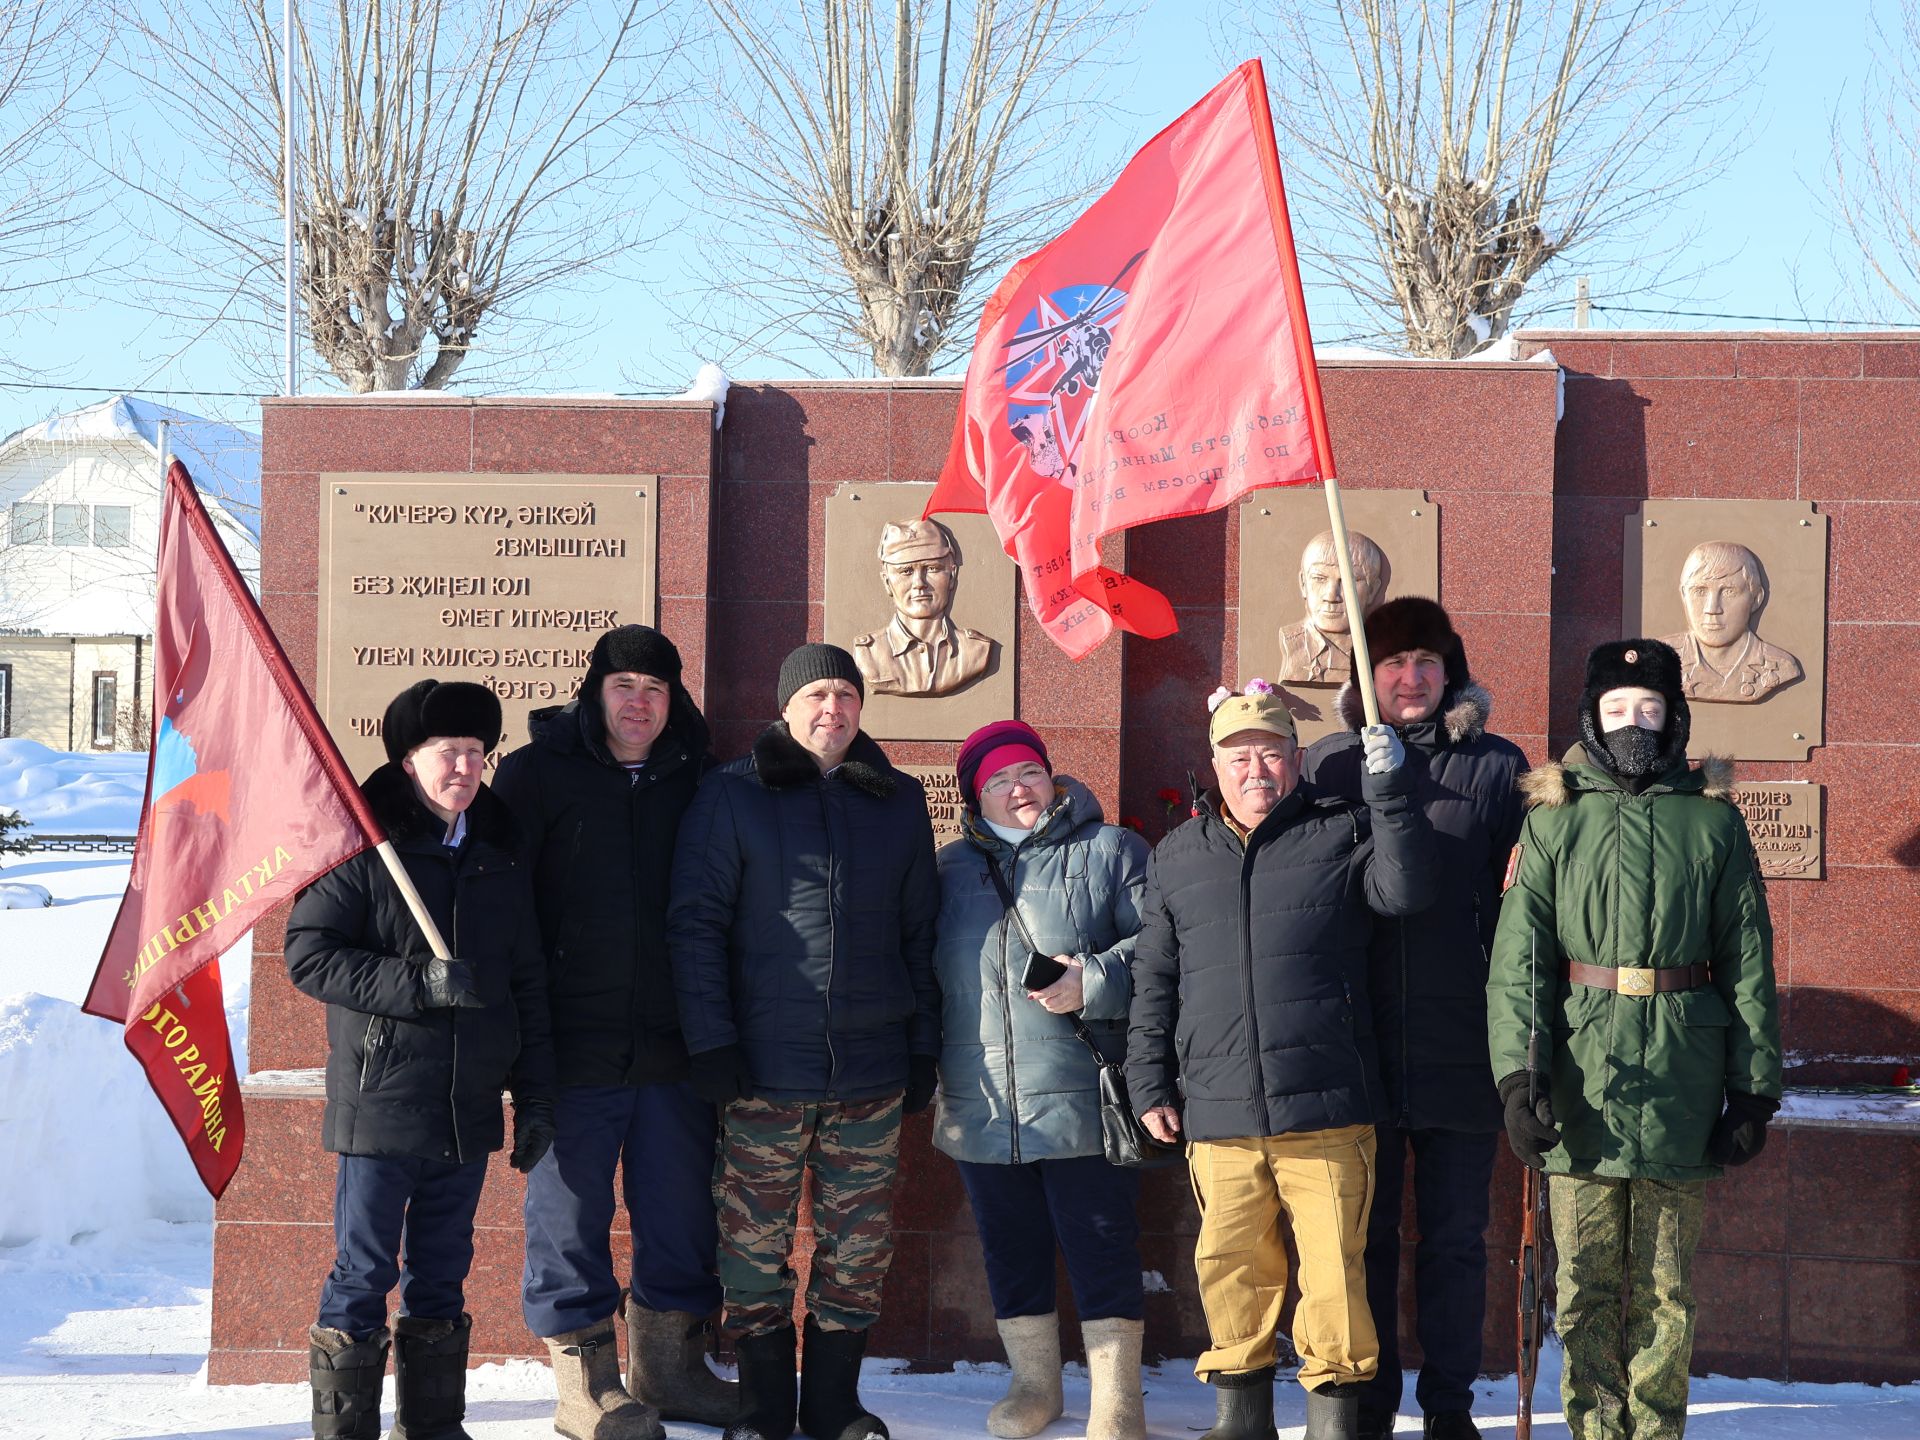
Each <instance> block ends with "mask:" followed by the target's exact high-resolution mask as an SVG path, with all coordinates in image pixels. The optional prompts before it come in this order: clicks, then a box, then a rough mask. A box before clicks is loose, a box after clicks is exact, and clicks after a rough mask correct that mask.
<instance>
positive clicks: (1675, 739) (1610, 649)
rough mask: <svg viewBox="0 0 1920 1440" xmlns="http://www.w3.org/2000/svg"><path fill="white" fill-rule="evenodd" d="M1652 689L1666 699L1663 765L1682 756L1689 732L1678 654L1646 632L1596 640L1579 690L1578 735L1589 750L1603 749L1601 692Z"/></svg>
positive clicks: (1689, 715)
mask: <svg viewBox="0 0 1920 1440" xmlns="http://www.w3.org/2000/svg"><path fill="white" fill-rule="evenodd" d="M1628 689H1632V690H1652V691H1654V692H1655V693H1657V694H1658V695H1660V696H1661V698H1663V699H1664V700H1665V701H1666V702H1667V723H1666V725H1665V726H1664V727H1662V729H1661V731H1660V733H1661V735H1662V736H1663V737H1664V742H1665V743H1664V744H1662V746H1661V757H1662V761H1663V763H1665V764H1668V765H1672V764H1676V763H1678V762H1679V761H1681V760H1684V759H1685V758H1686V754H1687V740H1688V738H1689V737H1690V736H1691V735H1692V733H1693V711H1692V710H1691V709H1689V708H1688V706H1687V692H1686V690H1685V688H1684V687H1683V686H1682V685H1681V682H1680V656H1679V655H1678V654H1677V653H1675V651H1674V649H1673V647H1672V646H1671V645H1668V644H1666V643H1665V642H1663V641H1660V640H1649V639H1647V638H1645V637H1644V636H1643V637H1641V638H1639V639H1634V640H1610V641H1608V642H1607V643H1606V644H1604V645H1596V646H1594V647H1593V650H1592V652H1591V653H1590V654H1588V656H1587V683H1586V686H1585V688H1584V689H1583V690H1582V691H1581V694H1580V738H1581V739H1582V740H1584V741H1585V742H1586V745H1587V750H1588V752H1589V753H1590V754H1593V755H1595V756H1598V755H1600V754H1602V753H1603V752H1604V750H1605V746H1604V745H1603V744H1602V742H1601V738H1600V736H1601V730H1600V697H1601V696H1602V695H1605V694H1606V693H1607V692H1608V691H1609V690H1628Z"/></svg>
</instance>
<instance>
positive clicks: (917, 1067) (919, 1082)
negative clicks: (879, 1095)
mask: <svg viewBox="0 0 1920 1440" xmlns="http://www.w3.org/2000/svg"><path fill="white" fill-rule="evenodd" d="M939 1083H940V1067H939V1065H938V1064H937V1063H936V1062H935V1061H934V1058H933V1057H932V1056H931V1055H915V1056H913V1057H911V1058H910V1059H909V1060H908V1061H907V1093H906V1098H905V1099H904V1100H903V1101H902V1102H901V1109H902V1110H904V1111H905V1112H906V1113H907V1114H909V1115H918V1114H919V1113H920V1112H921V1111H922V1110H924V1109H926V1108H927V1106H929V1105H931V1104H932V1103H933V1092H934V1087H936V1086H937V1085H938V1084H939Z"/></svg>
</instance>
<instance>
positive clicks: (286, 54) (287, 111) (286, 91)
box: [280, 0, 300, 395]
mask: <svg viewBox="0 0 1920 1440" xmlns="http://www.w3.org/2000/svg"><path fill="white" fill-rule="evenodd" d="M280 70H281V75H280V109H281V116H282V120H283V125H282V130H283V135H282V141H283V148H282V154H281V164H280V182H281V196H280V203H281V209H282V210H283V211H284V212H285V221H286V223H285V230H284V235H283V243H284V254H283V255H282V257H281V259H282V268H283V269H284V270H285V271H286V294H285V296H284V297H283V308H284V311H285V318H286V327H287V375H286V393H287V394H289V395H296V394H298V393H299V391H300V353H299V349H298V346H297V343H296V341H295V338H294V329H293V311H294V293H293V292H294V271H293V266H294V259H293V192H294V185H293V158H294V151H293V0H286V4H285V11H284V13H283V15H282V17H281V24H280Z"/></svg>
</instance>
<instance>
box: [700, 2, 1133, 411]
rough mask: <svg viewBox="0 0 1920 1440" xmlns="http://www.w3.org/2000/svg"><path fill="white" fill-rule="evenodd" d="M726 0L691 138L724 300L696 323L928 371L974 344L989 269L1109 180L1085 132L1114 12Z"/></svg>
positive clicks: (707, 293) (728, 337) (761, 342)
mask: <svg viewBox="0 0 1920 1440" xmlns="http://www.w3.org/2000/svg"><path fill="white" fill-rule="evenodd" d="M708 4H709V6H710V8H711V9H712V11H713V14H714V16H715V18H716V19H717V20H718V21H719V33H720V38H719V39H718V40H717V41H716V44H715V46H714V51H713V54H712V55H711V56H710V57H709V64H708V66H707V77H706V78H707V84H706V85H705V86H704V88H703V91H702V95H701V108H700V109H698V110H692V109H689V110H688V111H687V112H686V114H685V117H684V118H683V121H682V124H681V126H680V133H681V138H682V140H683V141H684V142H685V148H686V151H687V153H688V155H689V157H690V161H691V163H692V164H693V165H694V166H695V167H697V168H698V169H699V171H700V172H701V180H702V182H703V188H704V189H705V191H706V193H707V194H709V195H711V196H713V197H714V198H715V199H717V200H718V201H719V202H720V204H719V206H718V207H717V215H716V218H715V220H714V222H713V223H712V224H711V225H710V226H709V227H708V231H709V233H708V235H707V236H706V239H705V242H704V243H703V245H702V247H701V252H702V256H703V258H704V260H705V261H706V268H707V279H706V283H705V285H704V286H703V287H702V290H701V297H702V298H701V301H700V309H701V310H702V311H703V312H704V314H702V315H696V316H690V317H689V318H690V320H692V321H693V323H694V324H695V326H696V328H699V329H702V330H704V331H705V332H706V333H707V334H709V335H710V336H712V337H714V338H716V339H719V340H721V341H723V342H725V343H728V344H731V345H734V346H739V347H746V348H748V349H751V350H754V351H759V352H762V353H766V352H770V351H777V350H778V349H779V347H780V346H781V345H782V344H784V343H790V342H793V341H799V342H802V343H804V344H808V345H816V346H819V347H821V348H823V349H826V350H828V351H844V352H849V353H851V354H852V355H856V356H858V357H859V358H860V360H861V361H864V362H865V363H866V364H867V365H870V366H871V368H872V369H873V370H874V371H875V372H876V373H878V374H881V375H926V374H929V373H931V371H932V369H933V367H934V365H935V364H936V363H937V362H938V360H939V359H940V358H941V356H942V355H944V354H947V353H949V352H964V350H965V347H966V345H967V342H968V340H969V338H970V337H969V336H968V335H967V333H966V331H967V328H968V321H969V320H970V318H971V315H972V314H973V312H974V307H976V306H977V304H978V300H979V298H980V297H979V296H978V294H977V293H975V292H976V291H977V288H978V286H977V284H976V282H978V281H979V280H981V279H982V278H987V277H997V276H998V274H999V272H1000V270H1001V269H1002V268H1003V267H1004V265H1005V264H1006V263H1007V261H1008V260H1010V259H1011V258H1012V257H1013V256H1014V255H1017V254H1019V253H1022V252H1023V251H1024V250H1026V249H1030V248H1033V247H1034V246H1036V245H1038V244H1040V243H1041V242H1043V241H1044V240H1046V239H1047V238H1049V237H1050V236H1051V235H1052V234H1053V233H1055V232H1056V231H1057V229H1058V228H1059V226H1060V225H1061V223H1063V221H1064V220H1065V219H1066V218H1067V217H1068V216H1069V215H1071V213H1072V212H1073V211H1074V210H1075V209H1077V208H1078V207H1079V205H1080V204H1081V203H1082V202H1083V201H1084V200H1085V198H1086V197H1087V196H1088V195H1089V194H1090V193H1091V192H1092V190H1093V188H1094V186H1093V184H1092V183H1091V181H1092V177H1090V176H1087V175H1085V174H1084V173H1083V171H1084V166H1083V165H1082V163H1081V161H1082V156H1083V154H1084V148H1083V146H1082V143H1081V142H1082V141H1084V139H1085V138H1086V137H1087V136H1088V135H1089V134H1090V133H1091V130H1092V127H1093V126H1094V125H1095V124H1097V123H1098V120H1099V118H1100V116H1101V114H1102V111H1103V106H1102V105H1101V103H1100V101H1099V98H1098V96H1099V87H1100V80H1099V78H1098V72H1097V71H1096V70H1095V69H1094V67H1092V66H1088V65H1085V64H1084V62H1085V61H1086V60H1087V59H1088V57H1089V56H1090V55H1091V54H1092V53H1093V52H1094V50H1095V49H1096V48H1097V47H1098V45H1099V44H1100V43H1101V41H1103V40H1104V39H1105V37H1106V36H1107V34H1108V33H1109V31H1110V29H1111V23H1112V22H1111V19H1110V17H1109V13H1108V8H1107V7H1106V6H1105V5H1104V4H1103V3H1102V0H1082V3H1080V4H1077V5H1067V4H1063V3H1062V0H802V3H800V4H799V5H797V6H795V7H791V8H789V7H782V8H781V9H779V10H777V11H776V10H775V9H774V8H773V7H769V6H766V5H762V4H758V3H755V0H708ZM1068 92H1071V94H1072V97H1073V98H1071V99H1067V98H1063V97H1064V96H1065V95H1066V94H1067V93H1068ZM748 232H750V233H748ZM715 300H719V301H721V302H723V306H722V308H723V310H724V312H725V313H723V314H721V315H720V316H719V317H718V318H715V316H714V314H713V310H714V305H713V302H714V301H715Z"/></svg>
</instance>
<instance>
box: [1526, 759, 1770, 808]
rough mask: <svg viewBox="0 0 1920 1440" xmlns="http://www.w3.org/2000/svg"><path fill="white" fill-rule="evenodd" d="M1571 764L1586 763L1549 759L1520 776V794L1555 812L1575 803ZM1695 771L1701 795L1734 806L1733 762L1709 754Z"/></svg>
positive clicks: (1532, 803)
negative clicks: (1569, 774) (1568, 773)
mask: <svg viewBox="0 0 1920 1440" xmlns="http://www.w3.org/2000/svg"><path fill="white" fill-rule="evenodd" d="M1575 748H1576V749H1578V748H1579V747H1575ZM1570 753H1571V752H1570ZM1569 763H1575V764H1578V763H1584V761H1561V760H1549V761H1548V762H1547V763H1546V764H1544V765H1536V766H1535V767H1534V768H1533V769H1531V770H1529V771H1527V773H1526V774H1524V775H1522V776H1521V777H1520V793H1521V795H1522V796H1523V797H1525V799H1526V802H1527V804H1528V805H1529V806H1533V805H1539V806H1544V807H1546V808H1548V809H1553V808H1557V807H1558V806H1561V805H1569V804H1572V803H1573V796H1574V789H1575V787H1574V786H1573V785H1572V784H1571V783H1569V781H1568V779H1567V765H1568V764H1569ZM1694 768H1695V770H1696V771H1698V773H1699V775H1700V780H1701V784H1700V794H1701V795H1702V796H1703V797H1704V798H1706V799H1708V800H1724V801H1726V802H1727V803H1728V804H1729V805H1730V804H1732V803H1733V761H1731V760H1730V759H1728V758H1727V757H1726V756H1724V755H1708V756H1706V757H1705V758H1704V759H1702V760H1701V761H1700V763H1699V764H1698V765H1697V766H1695V767H1694Z"/></svg>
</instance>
